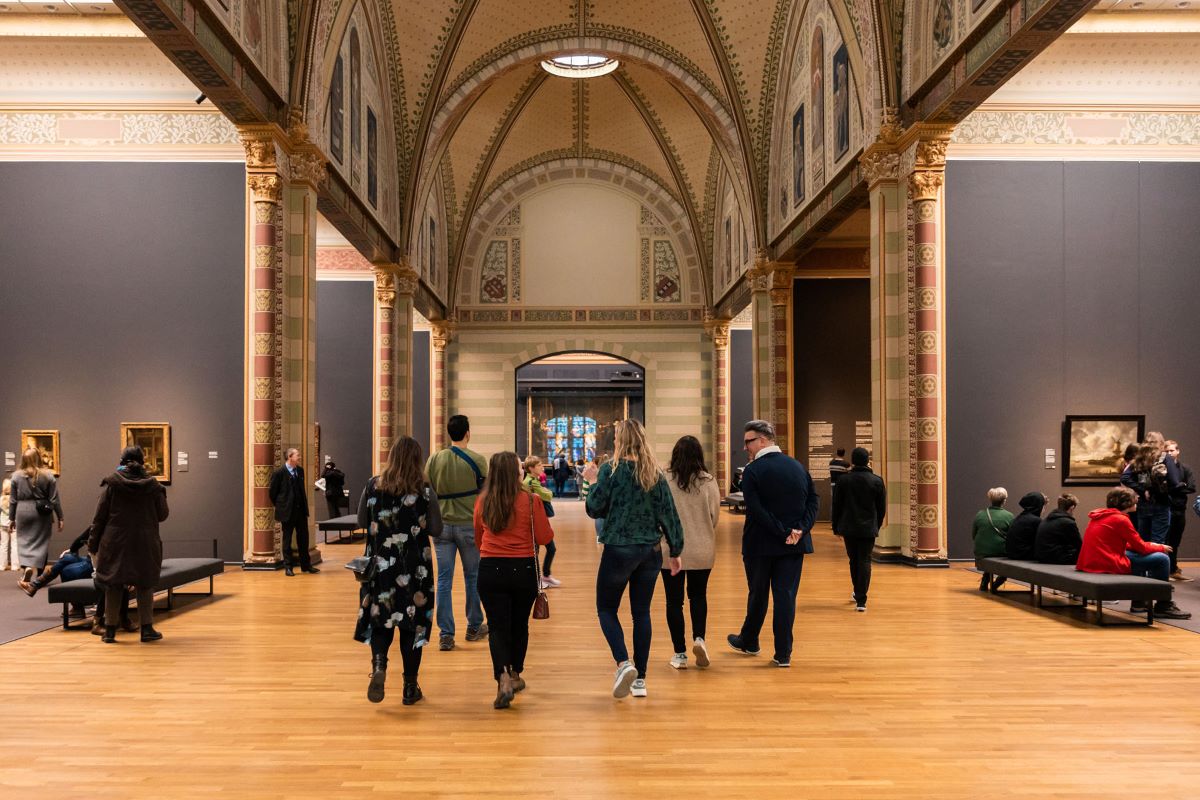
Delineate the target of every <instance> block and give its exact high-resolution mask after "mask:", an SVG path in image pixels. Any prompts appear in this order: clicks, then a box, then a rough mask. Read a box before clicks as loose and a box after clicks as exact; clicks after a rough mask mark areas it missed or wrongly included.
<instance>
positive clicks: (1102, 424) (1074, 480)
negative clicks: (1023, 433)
mask: <svg viewBox="0 0 1200 800" xmlns="http://www.w3.org/2000/svg"><path fill="white" fill-rule="evenodd" d="M1145 434H1146V417H1145V416H1144V415H1126V416H1108V417H1093V416H1077V415H1068V416H1067V418H1066V420H1064V421H1063V434H1062V436H1063V445H1062V452H1063V456H1062V458H1063V473H1062V476H1063V478H1062V483H1063V486H1116V485H1117V484H1118V483H1120V480H1121V466H1122V464H1123V463H1124V460H1123V456H1124V454H1125V447H1126V445H1130V444H1137V443H1138V442H1140V441H1142V438H1143V437H1144V436H1145Z"/></svg>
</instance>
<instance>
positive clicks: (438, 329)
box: [429, 319, 457, 352]
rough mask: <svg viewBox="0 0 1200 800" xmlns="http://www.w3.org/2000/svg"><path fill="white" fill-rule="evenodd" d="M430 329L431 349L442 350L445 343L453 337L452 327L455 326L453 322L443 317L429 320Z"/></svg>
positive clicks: (448, 342)
mask: <svg viewBox="0 0 1200 800" xmlns="http://www.w3.org/2000/svg"><path fill="white" fill-rule="evenodd" d="M429 325H430V329H431V333H432V337H431V338H432V339H433V349H434V350H437V351H439V352H440V351H443V350H445V349H446V345H448V344H450V342H451V341H452V340H453V339H454V329H455V328H456V327H457V326H456V325H455V324H454V323H453V322H450V321H449V320H444V319H435V320H431V321H430V323H429Z"/></svg>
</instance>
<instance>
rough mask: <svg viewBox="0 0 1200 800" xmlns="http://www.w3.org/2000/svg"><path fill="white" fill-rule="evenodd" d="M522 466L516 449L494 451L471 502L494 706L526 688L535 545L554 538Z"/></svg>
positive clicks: (535, 579)
mask: <svg viewBox="0 0 1200 800" xmlns="http://www.w3.org/2000/svg"><path fill="white" fill-rule="evenodd" d="M526 463H527V464H528V463H529V462H526ZM539 464H540V462H539ZM522 466H523V465H522V464H521V463H520V462H519V461H518V460H517V454H516V453H513V452H509V451H505V452H502V453H496V455H494V456H492V460H491V461H490V462H489V463H488V476H487V482H486V483H485V484H484V485H483V491H482V492H481V493H480V495H479V499H478V500H476V501H475V546H476V547H477V548H479V556H480V558H479V599H480V600H481V601H482V602H483V610H484V611H486V612H487V623H488V630H489V631H490V632H489V634H488V648H489V649H490V650H491V654H492V675H493V677H494V678H495V679H496V700H495V702H493V703H492V707H493V708H508V707H509V705H511V704H512V701H513V697H514V696H515V695H516V693H517V692H519V691H521V690H522V689H524V688H525V680H524V679H523V678H522V677H521V673H522V672H524V671H525V654H526V653H527V651H528V650H529V614H530V612H531V611H532V610H533V603H534V601H535V600H536V599H537V596H538V589H539V587H538V573H537V556H536V555H535V553H534V544H535V542H536V543H537V544H539V545H547V546H548V545H550V544H552V543H553V541H554V531H553V530H552V529H551V528H550V520H549V519H548V518H547V517H546V507H545V505H543V504H542V498H541V497H540V496H539V495H537V494H535V493H534V492H533V491H532V488H531V487H530V485H529V484H528V483H527V482H524V481H522V479H521V476H522ZM534 482H535V483H536V482H537V481H536V480H535V481H534Z"/></svg>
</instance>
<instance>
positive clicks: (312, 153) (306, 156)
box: [290, 147, 326, 189]
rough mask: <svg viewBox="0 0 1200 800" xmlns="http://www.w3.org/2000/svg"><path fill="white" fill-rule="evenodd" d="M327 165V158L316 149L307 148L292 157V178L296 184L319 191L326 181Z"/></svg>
mask: <svg viewBox="0 0 1200 800" xmlns="http://www.w3.org/2000/svg"><path fill="white" fill-rule="evenodd" d="M325 164H326V161H325V156H323V155H321V153H320V152H319V151H318V150H317V149H316V148H314V147H306V148H305V149H303V150H301V151H300V152H298V153H295V154H293V155H292V158H291V167H292V169H291V175H290V177H291V179H292V181H294V182H296V183H304V184H308V185H309V186H311V187H312V188H314V189H317V188H319V187H320V186H321V183H322V182H324V180H325Z"/></svg>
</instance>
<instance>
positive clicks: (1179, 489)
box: [1166, 441, 1196, 581]
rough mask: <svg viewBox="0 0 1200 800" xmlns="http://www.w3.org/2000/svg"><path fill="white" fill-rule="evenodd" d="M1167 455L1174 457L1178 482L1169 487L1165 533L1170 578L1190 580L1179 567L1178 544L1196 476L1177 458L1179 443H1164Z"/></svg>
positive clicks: (1194, 490) (1194, 489)
mask: <svg viewBox="0 0 1200 800" xmlns="http://www.w3.org/2000/svg"><path fill="white" fill-rule="evenodd" d="M1166 450H1167V455H1169V456H1170V457H1171V458H1173V459H1175V464H1176V465H1177V466H1178V467H1179V483H1177V484H1176V485H1175V486H1173V487H1171V494H1170V498H1171V527H1170V530H1169V532H1168V533H1167V544H1169V545H1171V580H1173V581H1190V580H1192V579H1191V578H1189V577H1188V576H1186V575H1184V574H1183V570H1181V569H1180V568H1179V544H1180V543H1181V542H1182V541H1183V528H1184V526H1185V525H1187V507H1188V495H1189V494H1195V493H1196V478H1195V477H1194V476H1193V475H1192V469H1191V467H1188V466H1187V465H1185V464H1184V463H1183V462H1182V461H1180V460H1179V443H1178V442H1175V441H1168V442H1167V443H1166Z"/></svg>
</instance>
